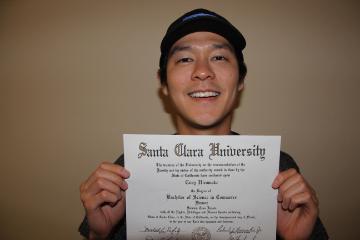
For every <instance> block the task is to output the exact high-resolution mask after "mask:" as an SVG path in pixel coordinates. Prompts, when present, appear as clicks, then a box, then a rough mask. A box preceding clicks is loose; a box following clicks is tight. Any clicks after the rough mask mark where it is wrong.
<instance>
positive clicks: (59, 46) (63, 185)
mask: <svg viewBox="0 0 360 240" xmlns="http://www.w3.org/2000/svg"><path fill="white" fill-rule="evenodd" d="M195 7H205V8H209V9H212V10H215V11H217V12H219V13H221V14H223V15H224V16H226V17H227V18H228V19H229V20H231V21H232V22H233V23H234V24H235V25H236V26H238V27H239V28H240V29H241V31H242V32H243V34H244V35H245V36H246V38H247V41H248V46H247V47H246V50H245V53H244V54H245V60H246V62H247V65H248V68H249V74H248V76H247V78H246V89H245V92H244V94H243V98H242V102H241V105H240V108H239V109H238V111H237V113H236V117H235V121H234V130H236V131H239V132H241V133H244V134H279V135H281V136H282V139H283V149H284V150H285V151H287V152H290V153H291V154H292V155H293V156H294V157H295V158H296V159H297V162H298V164H299V165H300V167H301V168H302V171H303V174H304V175H305V176H306V178H307V179H308V180H309V181H310V182H311V183H312V185H313V186H314V188H315V189H316V190H317V193H318V196H319V198H320V201H321V217H322V220H323V222H324V223H325V225H326V227H327V229H328V231H329V234H330V235H331V236H332V238H333V239H357V238H358V236H359V234H360V233H359V230H358V229H359V228H358V227H357V220H358V216H359V215H360V211H359V209H360V207H359V203H360V193H359V190H358V186H357V185H358V184H359V174H358V169H359V167H360V164H359V157H358V153H357V150H358V149H357V148H358V144H359V140H358V137H359V126H358V123H359V115H360V114H359V96H358V95H357V91H358V90H359V87H360V84H359V82H360V71H359V69H360V66H359V55H360V51H359V43H360V30H359V29H360V28H359V22H360V15H359V10H360V9H359V4H358V2H357V1H334V2H331V3H330V1H310V0H306V1H276V0H272V1H250V0H249V1H221V3H220V1H197V2H196V3H193V2H192V1H176V2H173V1H57V2H55V1H20V0H13V1H12V0H6V1H5V0H3V1H0V80H1V85H0V100H1V105H0V106H1V118H0V127H1V137H0V139H1V142H0V143H1V151H0V156H1V168H0V169H1V174H0V183H1V194H0V196H1V197H0V212H1V214H0V226H1V227H0V239H10V240H12V239H81V237H80V236H79V235H78V233H77V226H78V224H79V222H80V221H81V219H82V216H83V209H82V206H81V203H80V201H79V194H78V186H79V184H80V182H81V181H83V180H84V179H85V178H86V177H87V176H88V174H89V173H90V172H91V171H92V170H93V169H94V168H95V167H96V166H97V164H99V162H101V161H104V160H108V161H113V160H114V159H115V158H116V157H117V156H118V155H119V154H120V153H121V152H122V134H123V133H173V132H174V128H173V127H172V125H171V122H170V121H169V119H170V118H169V116H168V115H167V114H166V113H165V112H164V110H163V107H162V104H161V101H160V98H159V97H158V95H157V90H158V89H157V88H158V82H157V80H156V71H157V63H158V58H159V44H160V40H161V38H162V36H163V34H164V32H165V30H166V27H167V26H168V24H169V23H170V22H172V21H173V20H174V17H175V16H179V15H180V14H182V13H184V12H185V11H188V10H190V9H192V8H195Z"/></svg>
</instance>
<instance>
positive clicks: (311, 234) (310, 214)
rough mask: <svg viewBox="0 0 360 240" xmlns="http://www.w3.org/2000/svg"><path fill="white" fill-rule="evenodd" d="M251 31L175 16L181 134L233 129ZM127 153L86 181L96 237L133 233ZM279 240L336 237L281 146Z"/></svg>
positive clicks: (164, 57)
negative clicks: (247, 33) (129, 215)
mask: <svg viewBox="0 0 360 240" xmlns="http://www.w3.org/2000/svg"><path fill="white" fill-rule="evenodd" d="M245 45H246V42H245V39H244V37H243V35H242V34H241V33H240V32H239V31H238V30H237V29H236V28H235V27H234V26H233V25H232V24H231V23H229V22H228V21H227V20H226V19H225V18H223V17H222V16H220V15H218V14H216V13H214V12H210V11H208V10H205V9H196V10H193V11H191V12H188V13H186V14H184V15H183V16H181V17H180V18H179V19H177V20H176V21H175V22H173V23H172V24H171V25H170V26H169V28H168V30H167V32H166V34H165V36H164V38H163V40H162V42H161V56H160V64H159V65H160V69H159V72H158V73H159V74H158V75H159V79H160V82H161V90H162V92H163V94H164V95H165V96H167V97H168V98H169V100H170V102H171V104H172V106H173V108H174V110H175V116H174V117H175V123H176V127H177V133H178V134H186V135H227V134H236V133H234V132H232V131H231V120H232V116H233V112H234V109H235V108H236V106H237V102H238V100H239V94H240V92H241V91H242V89H243V87H244V84H243V81H244V77H245V75H246V66H245V63H244V58H243V54H242V50H243V49H244V48H245ZM123 165H124V157H123V156H121V157H120V158H119V159H118V160H117V161H116V162H115V164H112V163H102V164H101V165H100V166H99V167H98V168H97V169H96V170H95V171H94V172H93V173H92V174H91V175H90V176H89V178H88V179H87V180H86V181H84V182H83V183H82V184H81V187H80V195H81V200H82V202H83V205H84V208H85V211H86V217H85V219H84V221H83V223H82V224H81V226H80V229H79V230H80V232H81V234H82V235H83V236H85V237H87V238H90V239H126V223H125V218H126V217H125V191H126V190H127V188H128V186H127V183H126V179H127V178H128V177H129V176H130V173H129V172H128V171H127V170H126V169H125V168H124V167H123ZM279 170H280V173H279V174H278V176H277V177H276V178H275V179H274V182H273V185H272V187H273V188H274V189H278V190H279V191H278V213H277V215H278V218H277V219H278V220H277V239H328V236H327V233H326V231H325V229H324V227H323V226H322V224H321V222H320V220H319V218H318V213H319V208H318V200H317V198H316V194H315V191H314V190H313V189H312V188H311V186H310V185H309V184H308V183H307V181H306V180H305V179H304V177H303V176H302V175H301V174H300V173H299V171H298V167H297V165H296V163H295V162H294V161H293V160H292V158H291V157H290V156H289V155H287V154H285V153H283V152H281V154H280V167H279Z"/></svg>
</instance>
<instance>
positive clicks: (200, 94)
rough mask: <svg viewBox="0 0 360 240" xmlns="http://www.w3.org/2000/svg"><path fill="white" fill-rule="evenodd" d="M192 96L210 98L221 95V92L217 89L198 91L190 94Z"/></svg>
mask: <svg viewBox="0 0 360 240" xmlns="http://www.w3.org/2000/svg"><path fill="white" fill-rule="evenodd" d="M188 95H189V96H190V97H192V98H210V97H217V96H219V95H220V92H216V91H196V92H191V93H189V94H188Z"/></svg>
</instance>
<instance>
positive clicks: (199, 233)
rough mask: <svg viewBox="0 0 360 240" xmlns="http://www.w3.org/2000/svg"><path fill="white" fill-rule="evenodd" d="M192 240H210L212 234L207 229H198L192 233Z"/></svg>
mask: <svg viewBox="0 0 360 240" xmlns="http://www.w3.org/2000/svg"><path fill="white" fill-rule="evenodd" d="M191 239H192V240H210V239H211V234H210V231H209V229H207V228H206V227H197V228H195V229H194V230H193V231H192V238H191Z"/></svg>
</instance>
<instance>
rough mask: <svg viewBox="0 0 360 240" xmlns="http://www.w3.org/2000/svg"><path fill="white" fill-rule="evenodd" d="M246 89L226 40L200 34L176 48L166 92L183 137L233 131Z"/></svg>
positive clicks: (175, 46) (168, 73) (173, 52)
mask: <svg viewBox="0 0 360 240" xmlns="http://www.w3.org/2000/svg"><path fill="white" fill-rule="evenodd" d="M242 88H243V84H242V83H239V71H238V63H237V59H236V56H235V53H234V51H233V48H232V46H231V45H230V44H229V42H228V41H227V40H226V39H225V38H223V37H222V36H220V35H218V34H215V33H210V32H196V33H192V34H189V35H186V36H184V37H183V38H181V39H179V40H178V41H177V42H175V44H174V45H173V46H172V48H171V50H170V53H169V58H168V63H167V84H165V85H163V86H162V90H163V93H164V94H165V95H167V96H169V97H170V99H171V101H172V103H173V105H174V107H175V108H176V113H177V115H176V123H177V127H178V131H179V133H182V134H184V133H185V134H191V133H195V132H196V130H204V129H205V130H206V129H215V130H221V129H223V130H226V129H227V131H228V130H230V125H231V117H232V111H233V109H234V107H235V103H236V100H237V96H238V93H239V91H240V90H241V89H242ZM217 132H219V131H217ZM224 134H227V133H224Z"/></svg>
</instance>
